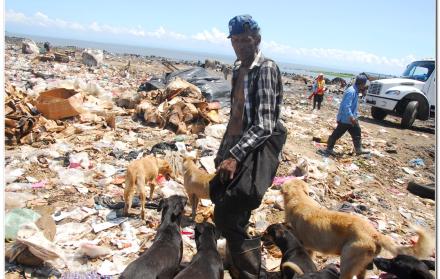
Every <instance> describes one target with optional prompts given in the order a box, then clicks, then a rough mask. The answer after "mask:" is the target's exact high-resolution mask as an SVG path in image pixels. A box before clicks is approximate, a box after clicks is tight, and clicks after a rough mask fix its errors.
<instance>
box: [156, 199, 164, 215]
mask: <svg viewBox="0 0 440 279" xmlns="http://www.w3.org/2000/svg"><path fill="white" fill-rule="evenodd" d="M164 204H165V200H164V199H161V200H160V202H159V205H158V206H157V211H158V212H161V211H162V209H163V207H164Z"/></svg>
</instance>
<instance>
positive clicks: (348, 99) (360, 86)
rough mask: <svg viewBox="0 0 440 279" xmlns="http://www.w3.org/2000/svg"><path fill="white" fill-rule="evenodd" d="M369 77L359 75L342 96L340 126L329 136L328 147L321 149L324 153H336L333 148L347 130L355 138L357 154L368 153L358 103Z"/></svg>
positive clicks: (338, 118) (320, 151)
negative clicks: (362, 136)
mask: <svg viewBox="0 0 440 279" xmlns="http://www.w3.org/2000/svg"><path fill="white" fill-rule="evenodd" d="M367 81H368V79H367V77H366V76H365V75H358V76H357V77H356V79H355V82H354V85H352V86H350V87H348V88H347V89H346V90H345V92H344V96H343V97H342V101H341V104H340V106H339V111H338V115H337V117H336V120H337V122H338V126H336V129H335V130H334V131H333V133H332V134H331V135H330V136H329V138H328V141H327V149H325V150H319V151H318V152H319V153H320V154H322V155H325V156H328V155H335V152H334V151H333V148H334V146H335V143H336V141H337V140H338V139H340V138H341V137H342V136H343V135H344V134H345V132H347V131H348V132H349V133H350V135H351V138H352V139H353V145H354V149H355V152H356V155H361V154H368V153H369V152H368V151H365V150H363V149H362V140H361V127H360V126H359V122H358V120H357V118H358V105H359V100H358V99H359V92H363V91H364V90H365V87H366V84H367Z"/></svg>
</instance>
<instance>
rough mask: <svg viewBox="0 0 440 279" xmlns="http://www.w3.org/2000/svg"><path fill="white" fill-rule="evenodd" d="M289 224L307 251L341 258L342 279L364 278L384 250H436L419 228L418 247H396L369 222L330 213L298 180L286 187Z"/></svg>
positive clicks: (395, 252)
mask: <svg viewBox="0 0 440 279" xmlns="http://www.w3.org/2000/svg"><path fill="white" fill-rule="evenodd" d="M281 193H282V194H283V197H284V205H285V213H286V222H287V223H288V224H289V225H290V226H291V228H292V232H293V233H294V235H295V236H296V237H297V238H298V239H299V240H300V241H301V242H302V243H303V244H304V246H305V248H306V249H311V250H315V251H319V252H322V253H326V254H336V255H341V279H352V278H353V276H355V275H356V276H357V278H358V279H360V278H364V277H365V272H366V269H365V268H366V266H367V265H368V264H370V263H371V262H372V260H373V258H374V257H375V256H376V255H377V254H378V253H379V252H380V250H381V247H382V248H384V249H386V250H388V251H390V252H391V253H392V254H393V255H398V254H409V255H414V256H416V257H426V256H428V255H429V254H430V253H431V252H432V251H433V250H432V249H433V244H432V243H433V242H432V239H431V238H430V237H429V236H428V234H427V233H426V232H425V231H423V230H421V229H417V228H416V232H417V234H418V235H419V240H418V242H417V244H416V245H415V246H397V245H396V244H395V243H394V242H393V240H392V239H391V238H389V237H387V236H384V235H382V234H381V233H379V232H378V231H377V230H376V229H375V228H374V227H373V226H372V225H371V224H370V223H369V222H368V221H367V220H364V219H362V218H360V217H358V216H354V215H350V214H348V213H343V212H336V211H330V210H328V209H326V208H324V207H322V206H321V205H319V204H318V203H317V202H316V201H314V200H313V199H312V198H311V197H309V195H308V193H309V190H308V185H307V184H306V183H305V182H304V181H302V180H299V179H294V180H291V181H288V182H286V183H284V184H283V186H282V187H281Z"/></svg>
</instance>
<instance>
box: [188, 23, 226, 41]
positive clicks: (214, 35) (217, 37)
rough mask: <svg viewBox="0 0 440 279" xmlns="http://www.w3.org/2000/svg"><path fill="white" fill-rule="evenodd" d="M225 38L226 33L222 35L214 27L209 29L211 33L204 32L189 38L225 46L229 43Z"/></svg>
mask: <svg viewBox="0 0 440 279" xmlns="http://www.w3.org/2000/svg"><path fill="white" fill-rule="evenodd" d="M227 36H228V35H227V34H226V33H223V32H221V31H219V30H218V29H217V28H215V27H214V28H212V29H211V31H207V30H204V31H203V32H200V33H197V34H195V35H193V36H191V38H193V39H195V40H198V41H206V42H209V43H213V44H227V43H228V41H229V40H228V38H227Z"/></svg>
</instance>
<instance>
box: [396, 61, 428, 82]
mask: <svg viewBox="0 0 440 279" xmlns="http://www.w3.org/2000/svg"><path fill="white" fill-rule="evenodd" d="M434 68H435V62H434V61H415V62H412V63H411V64H409V65H408V66H407V67H406V70H405V72H403V75H402V77H404V78H410V79H415V80H420V81H426V80H427V79H428V78H429V76H430V75H431V73H432V71H434Z"/></svg>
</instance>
